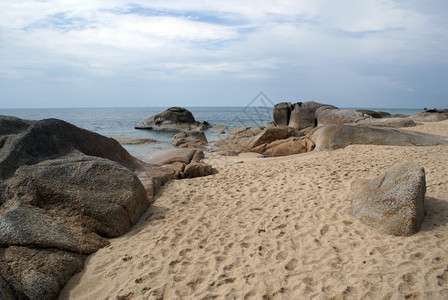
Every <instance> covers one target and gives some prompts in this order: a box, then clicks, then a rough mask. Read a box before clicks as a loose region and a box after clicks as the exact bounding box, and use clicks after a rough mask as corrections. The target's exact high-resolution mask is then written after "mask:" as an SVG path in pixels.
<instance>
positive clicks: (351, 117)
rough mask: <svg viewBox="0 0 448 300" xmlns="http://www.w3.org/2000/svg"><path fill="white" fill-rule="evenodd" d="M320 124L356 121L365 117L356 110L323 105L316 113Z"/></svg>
mask: <svg viewBox="0 0 448 300" xmlns="http://www.w3.org/2000/svg"><path fill="white" fill-rule="evenodd" d="M315 116H316V119H317V125H318V126H324V125H337V124H349V123H356V122H357V121H358V120H361V119H364V117H363V115H362V114H361V113H359V112H356V111H354V110H345V109H334V108H327V107H325V106H324V107H321V108H319V109H317V111H316V113H315Z"/></svg>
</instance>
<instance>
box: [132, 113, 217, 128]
mask: <svg viewBox="0 0 448 300" xmlns="http://www.w3.org/2000/svg"><path fill="white" fill-rule="evenodd" d="M135 128H136V129H148V130H154V131H174V132H181V131H189V130H200V131H203V130H206V129H209V128H211V125H210V124H209V123H208V122H202V123H201V122H198V121H196V120H195V118H194V116H193V114H192V113H191V112H190V111H189V110H187V109H185V108H182V107H171V108H168V109H167V110H165V111H164V112H162V113H160V114H156V115H153V116H151V117H149V118H148V119H146V120H145V121H143V122H140V123H138V124H137V125H135Z"/></svg>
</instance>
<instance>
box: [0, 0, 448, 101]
mask: <svg viewBox="0 0 448 300" xmlns="http://www.w3.org/2000/svg"><path fill="white" fill-rule="evenodd" d="M447 12H448V1H446V0H425V1H422V0H406V1H405V0H362V1H359V0H338V1H334V0H294V1H290V0H276V1H273V0H272V1H271V0H265V1H261V0H258V1H257V0H246V1H235V0H226V1H214V0H208V1H205V0H189V1H185V0H183V1H180V0H160V1H159V0H134V1H120V0H108V1H104V0H101V1H96V0H70V1H62V0H39V1H29V0H1V1H0V108H53V107H155V106H162V107H166V106H175V105H179V106H187V107H191V106H245V105H248V104H249V103H251V101H252V100H253V99H254V97H256V96H257V95H258V94H259V93H260V92H263V93H264V94H265V95H266V96H267V97H268V98H269V99H270V100H271V101H272V102H273V103H278V102H285V101H287V102H298V101H301V102H304V101H310V100H312V101H316V102H321V103H328V104H333V105H336V106H339V107H366V108H367V107H368V108H423V107H428V108H433V107H437V108H446V107H448V18H446V14H447Z"/></svg>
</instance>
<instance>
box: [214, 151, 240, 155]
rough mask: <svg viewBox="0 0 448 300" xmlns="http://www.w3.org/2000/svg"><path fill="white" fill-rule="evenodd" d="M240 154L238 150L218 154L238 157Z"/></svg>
mask: <svg viewBox="0 0 448 300" xmlns="http://www.w3.org/2000/svg"><path fill="white" fill-rule="evenodd" d="M240 153H241V152H240V151H236V150H223V151H219V152H218V154H219V155H221V156H238V155H239V154H240Z"/></svg>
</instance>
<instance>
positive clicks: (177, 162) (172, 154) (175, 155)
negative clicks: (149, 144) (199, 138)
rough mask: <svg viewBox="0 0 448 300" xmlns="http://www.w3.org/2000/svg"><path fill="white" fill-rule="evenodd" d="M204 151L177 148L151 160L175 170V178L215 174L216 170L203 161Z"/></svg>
mask: <svg viewBox="0 0 448 300" xmlns="http://www.w3.org/2000/svg"><path fill="white" fill-rule="evenodd" d="M203 158H204V152H203V151H202V150H195V149H176V150H172V151H168V152H166V153H163V154H161V155H158V156H156V157H153V158H152V159H151V162H152V163H154V164H157V165H159V166H161V167H162V168H166V169H169V170H172V171H174V178H177V179H182V178H193V177H202V176H208V175H213V174H215V173H216V170H215V169H213V168H212V167H211V166H210V165H208V164H206V163H204V162H202V161H201V160H202V159H203Z"/></svg>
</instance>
